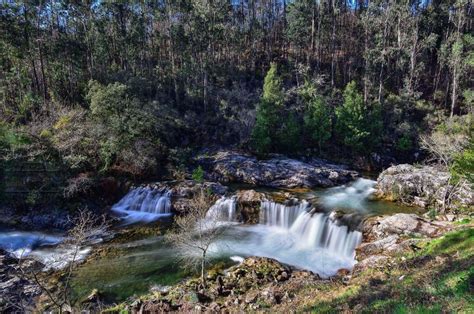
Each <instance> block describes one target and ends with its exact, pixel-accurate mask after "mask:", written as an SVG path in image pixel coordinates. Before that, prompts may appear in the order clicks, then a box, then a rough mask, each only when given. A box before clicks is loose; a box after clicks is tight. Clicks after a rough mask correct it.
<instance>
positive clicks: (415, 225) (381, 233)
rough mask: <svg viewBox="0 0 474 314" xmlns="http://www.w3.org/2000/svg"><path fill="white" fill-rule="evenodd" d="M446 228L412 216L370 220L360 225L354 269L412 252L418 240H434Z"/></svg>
mask: <svg viewBox="0 0 474 314" xmlns="http://www.w3.org/2000/svg"><path fill="white" fill-rule="evenodd" d="M449 229H450V223H449V222H445V221H435V222H433V221H429V220H426V219H424V218H422V217H419V216H418V215H415V214H395V215H392V216H380V217H371V218H368V219H366V220H365V221H364V223H363V238H364V242H363V243H362V244H360V245H359V247H357V249H356V258H357V260H358V261H359V263H358V264H357V266H356V268H355V270H356V271H358V270H361V269H364V268H366V267H372V266H373V265H374V263H378V262H383V263H385V262H386V261H388V260H389V258H388V257H393V256H395V255H397V254H400V253H406V252H411V251H414V250H416V249H417V248H418V247H417V243H418V242H419V241H421V239H422V238H427V237H428V238H431V237H437V236H440V235H441V234H444V233H445V232H446V231H448V230H449Z"/></svg>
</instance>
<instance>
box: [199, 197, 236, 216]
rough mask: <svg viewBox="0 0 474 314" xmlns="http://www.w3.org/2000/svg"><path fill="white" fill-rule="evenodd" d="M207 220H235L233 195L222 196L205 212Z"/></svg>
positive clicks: (234, 199)
mask: <svg viewBox="0 0 474 314" xmlns="http://www.w3.org/2000/svg"><path fill="white" fill-rule="evenodd" d="M206 219H207V220H217V221H227V222H237V221H238V217H237V202H236V198H235V196H234V197H222V198H220V199H218V200H217V201H216V203H215V204H214V205H212V206H211V207H210V208H209V210H208V211H207V213H206Z"/></svg>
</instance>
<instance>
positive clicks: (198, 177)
mask: <svg viewBox="0 0 474 314" xmlns="http://www.w3.org/2000/svg"><path fill="white" fill-rule="evenodd" d="M191 177H192V178H193V180H194V181H196V182H199V183H200V182H203V181H204V170H203V169H202V167H201V166H198V167H197V168H196V169H194V170H193V173H192V175H191Z"/></svg>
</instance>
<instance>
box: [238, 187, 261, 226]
mask: <svg viewBox="0 0 474 314" xmlns="http://www.w3.org/2000/svg"><path fill="white" fill-rule="evenodd" d="M263 199H265V195H264V194H263V193H260V192H257V191H255V190H239V191H237V193H236V201H237V205H238V208H239V212H240V214H241V216H242V221H243V222H245V223H257V222H258V219H259V215H260V202H261V201H262V200H263Z"/></svg>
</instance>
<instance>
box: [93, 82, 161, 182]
mask: <svg viewBox="0 0 474 314" xmlns="http://www.w3.org/2000/svg"><path fill="white" fill-rule="evenodd" d="M87 99H88V100H89V102H90V108H91V118H92V119H93V121H94V122H95V132H96V133H97V137H98V138H99V139H100V143H99V152H100V158H101V161H102V166H103V170H107V169H109V168H110V167H111V166H112V165H116V166H117V165H118V166H119V167H121V168H122V169H124V170H127V169H128V171H130V172H131V173H141V172H143V171H145V170H146V169H152V168H154V167H155V166H156V157H155V156H154V155H155V154H156V151H158V150H159V146H160V142H159V138H157V137H156V132H155V129H154V128H155V125H156V124H157V123H158V122H157V120H156V119H155V118H154V117H155V116H154V112H152V111H151V110H150V109H151V108H150V106H143V104H142V103H141V102H140V101H139V99H137V98H135V97H133V96H132V95H131V93H130V92H129V90H128V88H127V86H126V85H124V84H121V83H113V84H108V85H101V84H100V83H98V82H96V81H91V82H90V83H89V93H88V94H87Z"/></svg>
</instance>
